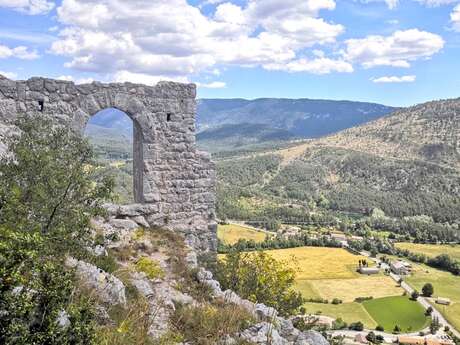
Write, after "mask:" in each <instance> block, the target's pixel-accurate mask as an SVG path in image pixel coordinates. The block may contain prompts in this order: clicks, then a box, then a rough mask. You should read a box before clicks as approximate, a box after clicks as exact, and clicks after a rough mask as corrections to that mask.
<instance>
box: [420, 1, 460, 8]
mask: <svg viewBox="0 0 460 345" xmlns="http://www.w3.org/2000/svg"><path fill="white" fill-rule="evenodd" d="M416 1H417V2H419V3H421V4H423V5H425V6H428V7H437V6H442V5H449V4H453V3H455V2H458V0H416Z"/></svg>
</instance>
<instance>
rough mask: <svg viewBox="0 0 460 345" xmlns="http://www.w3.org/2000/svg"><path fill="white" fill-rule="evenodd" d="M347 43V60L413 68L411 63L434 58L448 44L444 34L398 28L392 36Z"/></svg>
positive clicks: (362, 63)
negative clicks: (445, 43) (443, 36)
mask: <svg viewBox="0 0 460 345" xmlns="http://www.w3.org/2000/svg"><path fill="white" fill-rule="evenodd" d="M345 43H346V50H345V52H344V53H343V55H344V57H345V59H346V60H348V61H350V62H355V63H359V64H361V65H362V66H364V67H365V68H371V67H375V66H393V67H410V63H411V62H413V61H416V60H418V59H422V58H425V59H427V58H430V57H431V56H433V55H434V54H436V53H437V52H439V51H440V50H441V49H442V48H443V47H444V40H443V39H442V37H441V36H439V35H436V34H433V33H430V32H426V31H420V30H418V29H410V30H405V31H396V32H394V33H393V34H392V35H390V36H378V35H371V36H367V37H365V38H361V39H349V40H347V41H345Z"/></svg>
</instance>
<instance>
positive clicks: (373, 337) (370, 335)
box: [366, 332, 377, 344]
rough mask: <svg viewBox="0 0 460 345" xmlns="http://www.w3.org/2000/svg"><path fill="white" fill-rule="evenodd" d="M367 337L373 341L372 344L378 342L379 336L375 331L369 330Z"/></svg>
mask: <svg viewBox="0 0 460 345" xmlns="http://www.w3.org/2000/svg"><path fill="white" fill-rule="evenodd" d="M366 339H367V341H369V342H370V343H372V344H376V343H377V338H376V336H375V333H374V332H369V333H368V334H367V335H366Z"/></svg>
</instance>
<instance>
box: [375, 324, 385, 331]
mask: <svg viewBox="0 0 460 345" xmlns="http://www.w3.org/2000/svg"><path fill="white" fill-rule="evenodd" d="M375 330H376V331H379V332H384V331H385V328H384V327H383V326H382V325H377V327H375Z"/></svg>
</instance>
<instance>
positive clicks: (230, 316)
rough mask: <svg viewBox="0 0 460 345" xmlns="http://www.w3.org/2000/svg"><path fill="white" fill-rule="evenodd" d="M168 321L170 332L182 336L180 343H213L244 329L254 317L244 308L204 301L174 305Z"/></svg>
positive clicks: (203, 344)
mask: <svg viewBox="0 0 460 345" xmlns="http://www.w3.org/2000/svg"><path fill="white" fill-rule="evenodd" d="M171 323H172V326H173V329H174V331H175V332H177V333H179V334H181V335H182V336H183V341H184V342H187V343H189V344H196V345H214V344H217V343H218V342H219V340H222V339H223V338H224V337H225V335H227V334H229V335H231V334H235V333H237V332H239V331H241V330H243V329H246V328H247V327H249V326H250V325H251V324H253V323H254V320H253V317H252V315H251V314H250V313H249V312H248V311H247V310H246V309H244V308H242V307H239V306H237V305H235V304H223V303H222V304H221V303H214V304H210V303H204V304H202V305H198V306H178V307H177V308H176V312H175V313H174V315H173V317H172V321H171ZM240 344H242V343H240Z"/></svg>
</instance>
